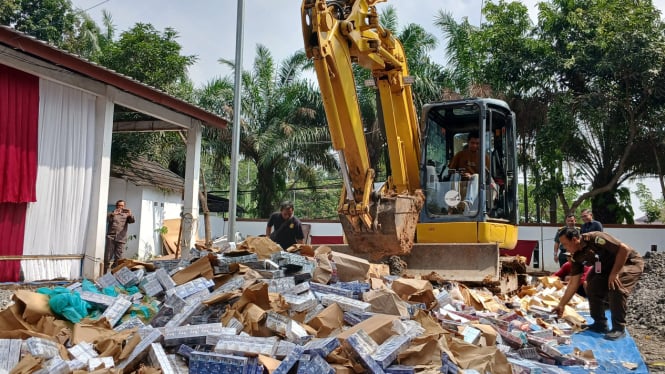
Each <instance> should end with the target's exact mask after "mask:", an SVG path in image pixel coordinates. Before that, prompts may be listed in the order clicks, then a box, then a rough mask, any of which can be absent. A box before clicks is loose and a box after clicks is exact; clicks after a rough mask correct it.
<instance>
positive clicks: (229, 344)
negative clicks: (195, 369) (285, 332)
mask: <svg viewBox="0 0 665 374" xmlns="http://www.w3.org/2000/svg"><path fill="white" fill-rule="evenodd" d="M277 341H278V339H277V337H275V336H271V337H253V336H243V335H224V336H223V337H221V338H220V339H219V341H218V342H217V345H215V352H217V353H223V354H262V355H265V356H270V357H273V356H274V355H275V351H276V350H277Z"/></svg>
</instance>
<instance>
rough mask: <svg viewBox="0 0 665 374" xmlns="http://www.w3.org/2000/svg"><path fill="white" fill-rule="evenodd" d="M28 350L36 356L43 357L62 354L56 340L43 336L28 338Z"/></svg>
mask: <svg viewBox="0 0 665 374" xmlns="http://www.w3.org/2000/svg"><path fill="white" fill-rule="evenodd" d="M25 347H26V349H27V351H28V352H29V353H30V354H31V355H33V356H35V357H43V358H46V359H50V358H53V357H55V356H58V355H59V354H60V351H59V348H58V345H57V343H56V342H54V341H52V340H48V339H43V338H36V337H32V338H28V339H27V340H26V341H25Z"/></svg>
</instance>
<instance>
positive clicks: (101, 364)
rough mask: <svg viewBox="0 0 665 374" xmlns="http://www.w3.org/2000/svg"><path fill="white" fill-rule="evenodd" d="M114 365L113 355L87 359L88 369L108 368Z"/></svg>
mask: <svg viewBox="0 0 665 374" xmlns="http://www.w3.org/2000/svg"><path fill="white" fill-rule="evenodd" d="M113 367H115V362H113V357H108V356H107V357H93V358H90V359H89V360H88V371H95V369H100V368H101V369H110V368H113Z"/></svg>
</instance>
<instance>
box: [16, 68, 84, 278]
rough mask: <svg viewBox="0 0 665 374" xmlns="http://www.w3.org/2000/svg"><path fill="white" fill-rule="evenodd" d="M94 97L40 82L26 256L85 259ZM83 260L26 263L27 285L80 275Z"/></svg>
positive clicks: (26, 225)
mask: <svg viewBox="0 0 665 374" xmlns="http://www.w3.org/2000/svg"><path fill="white" fill-rule="evenodd" d="M94 141H95V97H94V96H93V95H90V94H87V93H85V92H83V91H80V90H76V89H73V88H69V87H66V86H63V85H60V84H57V83H53V82H50V81H47V80H44V79H41V80H40V82H39V151H38V157H37V158H38V169H37V202H35V203H31V204H29V205H28V211H27V214H26V222H25V244H24V249H23V255H44V256H47V255H83V254H85V236H86V232H87V227H88V217H89V215H90V197H91V187H92V168H93V157H94ZM81 264H82V261H81V260H80V259H72V260H69V259H66V260H49V259H48V258H44V259H39V260H22V261H21V268H22V269H23V274H24V277H25V280H26V281H35V280H47V279H48V280H50V279H56V278H65V279H77V278H80V277H81Z"/></svg>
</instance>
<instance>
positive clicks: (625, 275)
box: [586, 258, 644, 331]
mask: <svg viewBox="0 0 665 374" xmlns="http://www.w3.org/2000/svg"><path fill="white" fill-rule="evenodd" d="M631 261H632V262H630V263H628V264H626V265H624V266H623V267H622V268H621V271H620V272H619V276H618V278H619V280H620V281H621V284H622V285H623V290H616V289H615V290H610V289H609V287H608V284H607V282H608V277H609V274H605V273H603V274H596V273H594V272H593V269H592V270H591V272H590V273H589V275H588V276H587V290H586V293H587V297H588V298H589V309H590V312H591V318H593V320H594V322H595V323H599V324H607V317H605V305H607V304H609V307H610V312H611V313H612V330H621V331H623V330H625V328H626V312H627V310H626V309H627V301H628V294H629V293H630V292H631V291H632V290H633V288H635V285H636V284H637V281H638V280H639V279H640V275H642V271H643V270H644V261H643V260H642V259H641V258H639V259H635V260H631Z"/></svg>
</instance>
